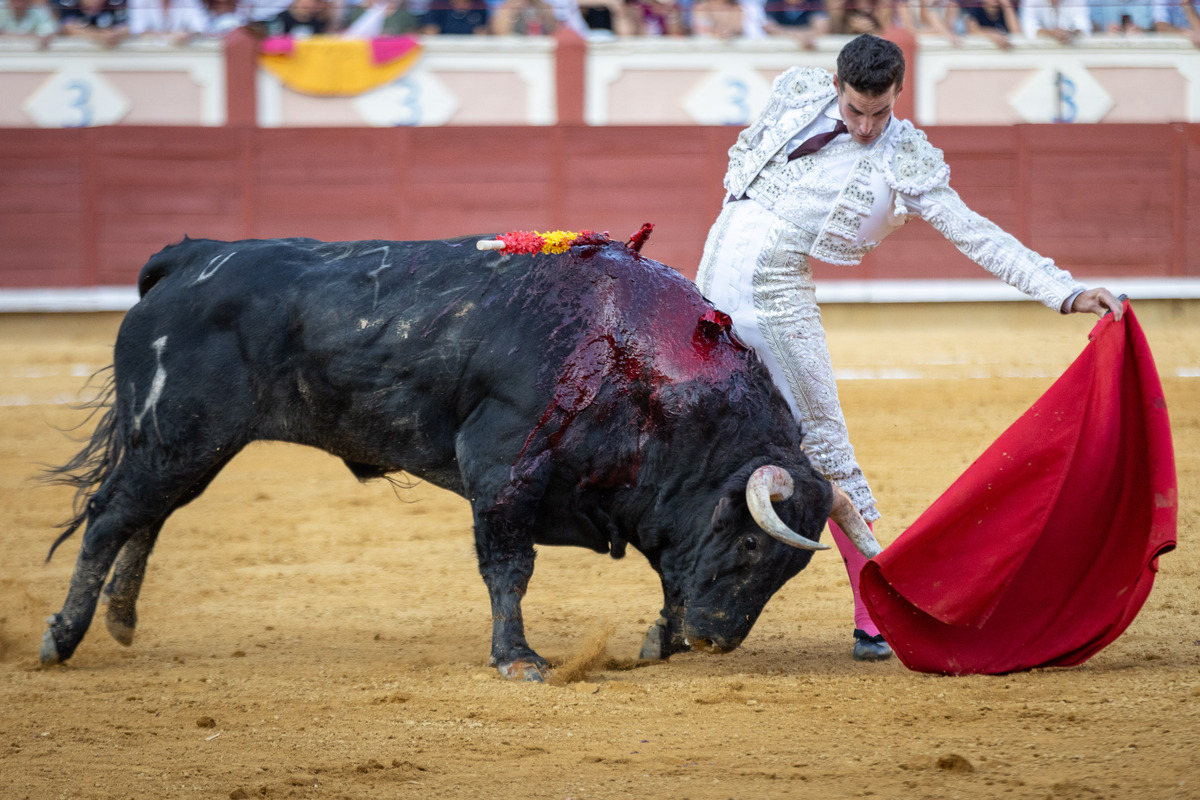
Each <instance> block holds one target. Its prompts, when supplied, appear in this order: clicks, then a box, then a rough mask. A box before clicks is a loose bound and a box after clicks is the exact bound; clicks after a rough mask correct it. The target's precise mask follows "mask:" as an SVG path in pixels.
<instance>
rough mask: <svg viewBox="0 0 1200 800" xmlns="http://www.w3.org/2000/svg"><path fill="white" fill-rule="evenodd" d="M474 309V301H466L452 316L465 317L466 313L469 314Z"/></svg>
mask: <svg viewBox="0 0 1200 800" xmlns="http://www.w3.org/2000/svg"><path fill="white" fill-rule="evenodd" d="M474 310H475V304H474V303H466V304H464V305H463V307H462V308H460V309H459V310H458V311H457V312H455V314H454V316H456V317H465V316H466V315H467V314H470V313H471V312H472V311H474Z"/></svg>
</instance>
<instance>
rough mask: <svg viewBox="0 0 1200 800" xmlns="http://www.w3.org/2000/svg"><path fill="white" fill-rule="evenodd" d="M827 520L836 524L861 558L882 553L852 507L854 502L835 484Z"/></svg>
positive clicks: (864, 522)
mask: <svg viewBox="0 0 1200 800" xmlns="http://www.w3.org/2000/svg"><path fill="white" fill-rule="evenodd" d="M829 518H830V519H831V520H833V521H834V522H836V523H837V524H838V527H840V528H841V529H842V532H843V533H845V534H846V536H847V537H848V538H849V539H850V541H852V542H854V546H855V547H857V548H858V552H860V553H862V554H863V557H865V558H868V559H871V558H874V557H875V556H877V555H879V554H880V553H882V552H883V548H882V547H880V546H879V542H878V541H877V540H876V539H875V534H873V533H871V529H870V528H868V527H867V522H866V520H864V519H863V518H862V514H859V513H858V509H857V508H855V507H854V501H853V500H851V499H850V495H848V494H846V493H845V492H844V491H842V489H841V487H840V486H838V485H837V484H836V483H835V484H834V485H833V509H832V510H830V512H829Z"/></svg>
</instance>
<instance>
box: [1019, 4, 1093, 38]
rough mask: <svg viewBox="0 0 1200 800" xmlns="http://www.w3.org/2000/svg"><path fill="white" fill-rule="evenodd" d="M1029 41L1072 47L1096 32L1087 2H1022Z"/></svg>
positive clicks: (1022, 12)
mask: <svg viewBox="0 0 1200 800" xmlns="http://www.w3.org/2000/svg"><path fill="white" fill-rule="evenodd" d="M1018 17H1019V19H1020V20H1021V33H1023V34H1024V35H1025V36H1026V37H1027V38H1029V39H1033V38H1049V39H1054V40H1055V41H1057V42H1059V43H1060V44H1070V43H1071V42H1073V41H1075V40H1076V39H1079V38H1081V37H1085V36H1087V35H1088V34H1089V33H1091V31H1092V18H1091V15H1090V14H1089V13H1088V7H1087V2H1086V0H1022V2H1021V10H1020V12H1019V14H1018Z"/></svg>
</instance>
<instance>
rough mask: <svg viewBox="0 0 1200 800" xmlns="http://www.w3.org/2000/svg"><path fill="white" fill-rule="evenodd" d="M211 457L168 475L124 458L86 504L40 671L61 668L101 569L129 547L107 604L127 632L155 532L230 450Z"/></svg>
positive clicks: (86, 617)
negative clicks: (63, 598) (67, 581)
mask: <svg viewBox="0 0 1200 800" xmlns="http://www.w3.org/2000/svg"><path fill="white" fill-rule="evenodd" d="M216 450H217V452H221V453H222V455H221V456H220V457H219V458H216V459H214V461H215V463H213V462H209V463H204V464H202V465H196V464H176V465H174V466H173V467H172V468H171V469H170V470H169V471H167V470H166V469H164V468H163V467H162V466H161V465H157V466H150V465H151V464H152V463H154V462H153V461H152V460H151V459H148V458H139V457H137V455H135V454H127V457H126V458H125V459H124V460H123V461H122V462H121V464H120V465H118V467H117V469H116V470H115V471H114V473H113V474H112V475H111V476H110V477H109V478H108V479H107V480H106V481H105V482H104V484H103V485H102V486H101V487H100V489H99V490H98V491H97V492H96V494H95V495H94V496H93V497H92V499H91V500H89V501H88V509H87V529H86V531H85V532H84V534H83V541H82V542H81V543H80V546H79V555H78V556H77V557H76V559H75V572H74V573H73V574H72V575H71V587H70V589H69V590H68V592H67V599H66V601H65V602H64V603H63V607H62V611H60V612H59V613H57V614H54V615H52V616H51V617H50V618H49V619H48V620H47V622H48V623H49V628H48V629H47V630H46V633H45V634H44V635H43V636H42V648H41V653H40V657H41V661H42V663H43V664H55V663H58V662H60V661H66V660H67V659H68V658H70V657H71V656H72V655H73V654H74V652H75V649H76V648H77V647H78V646H79V643H80V642H81V641H82V640H83V637H84V634H86V633H87V629H88V627H89V626H90V625H91V623H92V617H93V616H94V615H95V613H96V605H97V603H98V602H99V599H100V590H101V589H102V588H103V586H104V581H105V579H106V578H107V577H108V573H109V570H110V569H112V568H113V565H114V563H116V562H117V559H118V554H119V553H121V552H122V548H124V547H125V546H126V545H127V544H132V545H133V547H132V548H131V549H130V550H129V552H128V554H127V555H122V556H121V562H120V566H119V568H118V570H117V572H116V574H115V575H114V579H113V591H112V598H114V599H115V600H116V608H117V609H118V611H117V612H116V613H117V620H118V622H119V623H120V624H121V625H125V626H127V627H128V628H129V629H130V631H132V628H133V625H136V612H135V611H134V608H135V604H136V601H137V593H138V590H139V589H140V588H141V578H142V576H143V575H144V574H145V569H146V560H147V559H148V558H149V555H150V549H151V548H152V547H153V545H154V539H155V538H156V537H157V533H158V530H159V529H160V528H161V527H162V524H163V522H164V521H165V520H166V519H167V517H168V516H170V514H171V512H172V511H174V510H175V509H176V508H178V507H179V506H181V505H183V504H184V503H185V502H187V501H188V500H190V499H192V498H194V497H195V496H196V495H198V494H199V493H200V491H201V490H202V489H203V487H204V486H206V485H207V484H208V481H210V480H212V478H213V477H214V476H215V475H216V473H217V472H218V471H219V469H220V467H221V466H223V465H224V464H225V463H226V462H227V461H228V460H229V459H230V458H232V455H231V453H234V452H237V450H238V448H235V447H229V448H216ZM130 614H132V616H130ZM122 615H124V616H122ZM130 623H133V624H130ZM113 635H114V636H117V634H116V633H114V634H113ZM117 640H118V641H121V637H120V636H117Z"/></svg>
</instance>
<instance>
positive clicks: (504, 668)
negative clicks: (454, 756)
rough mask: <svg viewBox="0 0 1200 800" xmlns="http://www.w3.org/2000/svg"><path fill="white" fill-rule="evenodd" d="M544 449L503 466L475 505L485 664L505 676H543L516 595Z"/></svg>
mask: <svg viewBox="0 0 1200 800" xmlns="http://www.w3.org/2000/svg"><path fill="white" fill-rule="evenodd" d="M549 471H550V458H549V455H548V454H547V453H542V454H541V455H539V456H538V457H535V458H532V459H530V460H528V461H525V462H523V463H521V464H519V465H518V468H514V469H512V470H511V471H509V470H505V472H506V473H507V474H506V477H507V478H508V480H507V482H506V484H505V485H503V488H501V489H500V491H498V492H497V493H496V494H495V495H494V496H493V497H494V499H493V500H492V502H491V503H489V504H487V505H486V506H479V505H477V506H476V509H475V551H476V553H477V555H478V556H479V573H480V574H481V575H482V576H483V582H484V583H485V584H487V588H488V595H489V596H490V597H491V600H492V655H491V659H490V663H491V665H492V666H494V667H495V668H496V669H497V670H499V672H500V674H501V675H503V676H504V677H505V678H508V679H510V680H524V681H543V680H545V679H546V678H547V677H549V675H550V666H549V664H547V663H546V659H544V658H542V657H541V656H539V655H538V654H537V653H535V652H534V650H533V648H531V647H530V646H529V643H528V642H527V641H525V620H524V618H523V617H522V616H521V600H522V598H524V597H525V592H526V590H527V589H528V587H529V578H530V577H531V576H532V575H533V561H534V557H535V554H534V550H533V526H534V522H535V520H536V518H537V513H538V507H539V505H540V504H541V499H542V495H543V493H544V492H545V487H546V481H547V479H548V477H549Z"/></svg>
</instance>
